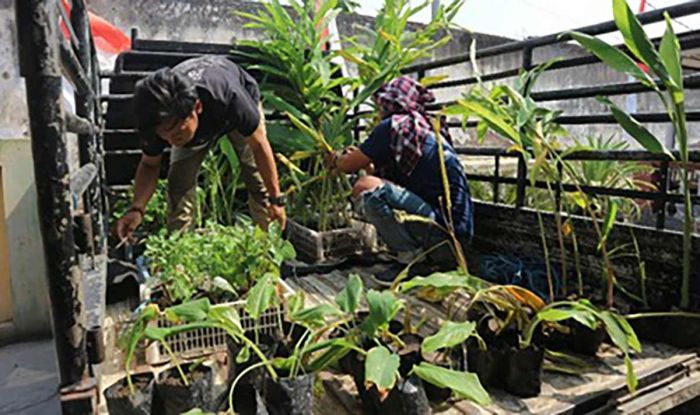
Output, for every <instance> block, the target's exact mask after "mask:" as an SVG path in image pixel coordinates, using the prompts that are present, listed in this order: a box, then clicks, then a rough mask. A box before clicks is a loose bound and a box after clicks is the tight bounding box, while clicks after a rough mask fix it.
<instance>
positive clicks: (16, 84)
mask: <svg viewBox="0 0 700 415" xmlns="http://www.w3.org/2000/svg"><path fill="white" fill-rule="evenodd" d="M0 40H1V41H0V96H1V97H2V99H0V140H1V139H3V138H19V137H27V136H28V131H29V117H28V116H27V105H26V103H25V92H24V81H23V80H22V79H21V78H20V77H19V64H18V63H17V34H16V29H15V12H14V6H13V0H0Z"/></svg>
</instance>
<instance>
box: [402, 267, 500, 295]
mask: <svg viewBox="0 0 700 415" xmlns="http://www.w3.org/2000/svg"><path fill="white" fill-rule="evenodd" d="M488 285H489V283H487V282H486V281H484V280H482V279H479V278H477V277H473V276H471V275H464V274H463V273H461V272H460V271H455V272H436V273H434V274H432V275H429V276H427V277H415V278H413V279H411V280H410V281H407V282H404V283H403V284H401V289H400V290H401V292H407V291H410V290H412V289H414V288H422V287H433V288H438V289H439V288H454V289H456V288H468V289H469V290H471V291H473V292H476V291H478V290H481V289H483V288H485V287H487V286H488Z"/></svg>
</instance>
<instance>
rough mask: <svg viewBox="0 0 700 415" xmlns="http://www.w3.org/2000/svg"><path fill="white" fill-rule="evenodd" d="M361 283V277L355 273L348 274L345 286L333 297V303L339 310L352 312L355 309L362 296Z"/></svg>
mask: <svg viewBox="0 0 700 415" xmlns="http://www.w3.org/2000/svg"><path fill="white" fill-rule="evenodd" d="M362 290H363V284H362V279H361V278H360V276H359V275H357V274H352V275H350V278H349V279H348V282H347V283H346V284H345V287H344V288H343V289H342V290H341V291H340V292H339V293H338V295H337V296H336V297H335V303H336V304H338V306H339V307H340V309H341V310H343V311H344V312H346V313H349V314H352V313H354V312H355V310H357V306H358V305H359V304H360V297H361V296H362Z"/></svg>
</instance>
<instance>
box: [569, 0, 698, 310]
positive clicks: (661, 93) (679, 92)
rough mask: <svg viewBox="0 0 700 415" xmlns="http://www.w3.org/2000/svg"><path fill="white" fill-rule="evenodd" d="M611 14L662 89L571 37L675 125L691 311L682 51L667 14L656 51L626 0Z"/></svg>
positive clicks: (623, 61)
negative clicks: (652, 99) (631, 81)
mask: <svg viewBox="0 0 700 415" xmlns="http://www.w3.org/2000/svg"><path fill="white" fill-rule="evenodd" d="M613 15H614V17H615V23H616V25H617V28H618V29H619V30H620V33H621V34H622V37H623V39H624V42H625V45H626V46H627V49H628V50H629V51H630V53H631V55H632V56H633V57H634V59H637V60H638V61H639V62H641V63H643V64H644V65H646V67H647V68H649V70H650V72H651V74H653V75H655V76H656V77H658V78H659V81H660V84H661V85H662V86H663V89H662V88H661V87H660V86H659V85H657V83H656V82H655V81H654V80H653V79H652V77H651V76H650V75H651V74H650V73H647V72H645V71H644V70H642V69H641V68H640V66H639V65H638V64H637V62H635V60H634V59H633V57H630V56H628V55H627V54H625V53H624V52H622V51H621V50H619V49H616V48H614V47H613V46H610V45H609V44H607V43H605V42H604V41H602V40H600V39H597V38H595V37H591V36H589V35H586V34H583V33H576V32H574V33H571V36H572V37H573V38H574V40H576V41H577V42H578V43H579V44H581V45H582V46H583V47H584V48H586V49H588V50H589V51H591V52H592V53H593V54H594V55H595V56H597V57H598V58H600V60H602V61H603V62H604V63H606V64H607V65H608V66H610V67H611V68H613V69H615V70H617V71H619V72H623V73H626V74H628V75H630V76H632V77H634V78H635V79H637V80H638V81H639V82H641V83H642V84H644V85H645V86H647V87H649V88H651V89H652V90H653V91H654V92H656V94H657V95H658V97H659V99H660V100H661V102H662V103H663V104H664V106H665V107H666V109H667V112H668V115H669V117H670V119H671V123H672V124H673V127H674V130H675V133H676V137H677V139H678V145H679V149H680V166H681V168H682V171H683V183H684V186H683V187H684V192H683V200H684V219H685V222H684V226H683V278H682V284H681V290H680V291H681V292H680V294H681V301H680V306H681V308H688V307H689V306H690V258H691V238H692V233H693V217H692V203H691V195H690V186H689V185H688V183H689V166H688V126H687V122H686V113H685V92H684V88H683V69H682V66H681V56H680V55H681V53H680V52H681V48H680V43H679V41H678V38H677V36H676V34H675V33H674V31H673V25H672V24H671V17H670V16H669V15H668V13H666V15H665V18H666V32H665V33H664V35H663V37H662V39H661V44H660V45H659V47H658V49H657V48H655V47H654V45H653V44H652V42H651V41H650V40H649V37H648V36H647V34H646V33H645V32H644V28H643V27H642V25H641V23H640V22H639V19H637V17H636V16H635V14H634V13H633V12H632V10H631V9H630V8H629V6H628V5H627V2H626V1H624V0H613ZM599 100H600V101H601V102H602V103H603V104H605V105H606V106H608V108H609V109H610V111H611V113H612V115H613V117H614V118H615V120H616V121H617V122H618V123H619V124H620V126H621V127H622V128H623V129H624V130H625V131H626V132H627V133H628V134H629V135H630V136H632V137H633V138H634V139H635V140H637V142H638V143H639V144H640V145H642V146H643V147H644V148H645V149H647V150H649V151H651V152H653V153H664V154H667V155H668V156H669V157H670V158H673V157H672V155H671V154H670V153H669V151H668V150H667V149H666V148H664V146H663V144H662V143H661V142H660V141H659V140H658V139H657V138H656V137H655V136H654V135H653V134H652V133H651V132H650V131H649V130H648V129H647V128H646V127H644V126H643V125H642V124H640V123H639V122H638V121H637V120H635V119H634V118H633V117H632V116H630V115H629V114H627V113H626V112H625V111H624V110H622V109H621V108H619V107H618V106H617V105H615V104H614V103H613V102H612V101H610V100H609V99H607V98H602V97H601V98H599Z"/></svg>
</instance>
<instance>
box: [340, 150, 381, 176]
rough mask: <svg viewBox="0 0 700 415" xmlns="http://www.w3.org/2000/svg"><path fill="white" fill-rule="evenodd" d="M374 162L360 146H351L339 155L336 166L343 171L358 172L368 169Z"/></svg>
mask: <svg viewBox="0 0 700 415" xmlns="http://www.w3.org/2000/svg"><path fill="white" fill-rule="evenodd" d="M371 164H372V160H371V159H370V158H369V157H367V156H366V155H365V153H363V152H362V151H361V150H360V149H359V148H357V147H351V148H348V150H347V151H346V152H345V154H343V155H342V156H340V157H338V158H337V159H336V161H335V166H336V167H337V168H338V170H340V171H342V172H343V173H357V172H358V171H359V170H361V169H367V168H369V167H370V165H371Z"/></svg>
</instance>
